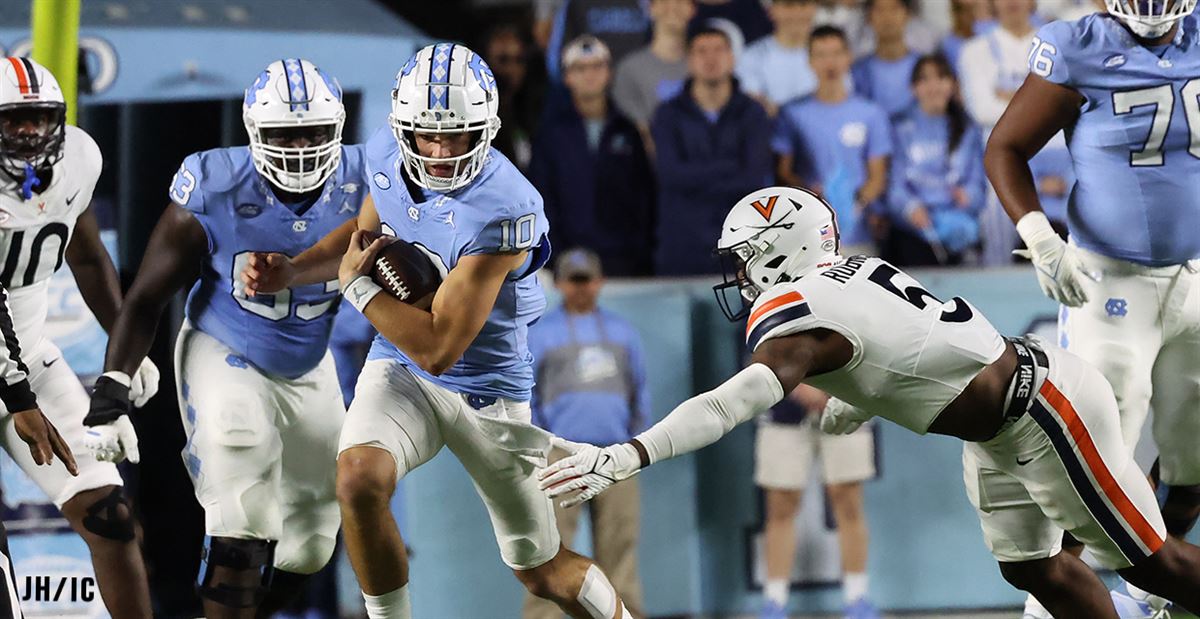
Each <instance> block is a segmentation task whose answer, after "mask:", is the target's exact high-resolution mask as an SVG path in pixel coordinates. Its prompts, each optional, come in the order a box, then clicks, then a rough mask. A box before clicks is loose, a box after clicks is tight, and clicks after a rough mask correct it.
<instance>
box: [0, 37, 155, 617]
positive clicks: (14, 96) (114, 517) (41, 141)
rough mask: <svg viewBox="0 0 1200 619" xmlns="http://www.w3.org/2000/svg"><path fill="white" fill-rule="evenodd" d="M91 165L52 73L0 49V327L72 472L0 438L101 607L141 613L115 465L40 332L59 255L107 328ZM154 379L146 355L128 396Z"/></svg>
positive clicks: (94, 150) (141, 395)
mask: <svg viewBox="0 0 1200 619" xmlns="http://www.w3.org/2000/svg"><path fill="white" fill-rule="evenodd" d="M100 166H101V156H100V149H99V148H98V147H97V146H96V143H95V142H94V141H92V138H91V137H90V136H89V135H88V134H87V133H86V132H84V131H83V130H82V129H79V128H77V127H73V126H68V125H67V124H66V104H65V103H64V101H63V96H62V91H61V90H59V87H58V82H57V81H56V80H55V79H54V76H53V75H51V73H50V72H49V71H47V70H46V68H45V67H42V66H40V65H38V64H37V63H36V62H34V61H32V60H29V59H27V58H4V59H2V60H0V265H2V266H0V285H3V286H4V287H5V288H7V289H8V290H9V295H10V299H9V304H10V305H11V307H12V321H11V323H9V324H8V325H7V326H8V328H10V329H13V330H15V332H16V336H17V338H18V339H19V340H20V342H21V343H22V349H23V350H24V351H25V353H24V358H25V362H26V364H27V365H28V367H29V382H30V384H31V385H32V386H33V390H34V391H35V392H37V393H38V394H40V396H41V403H42V406H43V407H44V410H45V413H46V416H47V417H48V418H50V420H52V421H53V422H54V423H55V424H56V425H57V426H58V427H59V428H60V429H61V430H62V434H63V438H65V439H66V441H67V444H69V445H70V446H71V447H72V448H73V449H74V451H75V453H76V454H77V458H78V463H79V475H78V476H72V475H69V474H67V471H66V470H64V469H63V468H62V467H39V466H35V464H36V462H35V460H34V459H33V458H31V457H30V454H29V453H28V451H27V450H25V449H23V448H18V447H19V445H20V444H19V443H18V442H17V435H16V428H15V427H14V424H11V423H9V424H7V425H6V426H5V427H4V432H3V435H2V437H0V441H3V445H4V448H5V449H7V450H8V453H9V455H11V456H12V458H13V460H16V462H17V464H19V465H20V466H21V469H22V470H24V471H25V474H26V475H28V476H29V477H30V478H31V479H33V481H34V482H36V483H37V484H38V486H39V487H41V489H42V491H43V492H45V493H46V495H47V496H49V497H50V499H51V500H52V501H53V502H54V504H55V506H57V507H58V508H59V509H60V510H62V512H63V515H64V516H65V517H66V519H67V520H68V521H69V522H70V523H71V527H72V528H73V529H74V530H75V531H76V532H77V533H79V535H80V536H81V537H83V539H84V541H86V542H87V545H88V548H89V549H90V551H91V554H92V565H93V566H94V568H95V570H96V580H97V583H98V584H99V586H100V595H101V597H102V598H103V599H104V603H105V606H106V607H107V609H108V611H109V613H110V614H111V615H112V616H113V617H117V618H125V617H150V612H151V610H150V592H149V589H148V585H147V581H146V568H145V566H144V565H143V564H142V555H141V551H140V550H139V549H138V546H137V542H136V541H135V540H134V517H133V512H132V509H131V507H130V505H129V502H128V500H127V499H126V498H125V496H124V494H123V491H122V481H121V475H120V474H119V473H118V472H117V467H116V466H115V465H114V464H112V463H111V462H101V461H98V460H97V459H96V458H95V457H93V456H92V454H91V452H90V451H89V450H88V449H86V448H85V441H86V440H87V438H86V437H85V428H84V425H83V419H84V416H85V415H86V414H87V410H88V396H87V393H86V392H85V391H84V388H83V385H81V384H80V382H79V378H78V377H76V375H75V372H74V371H72V370H71V368H70V367H69V366H68V365H67V363H66V361H65V360H63V358H62V353H61V352H60V351H59V350H58V348H57V347H56V346H55V345H54V343H53V342H51V341H50V340H49V339H48V338H46V337H45V334H44V332H43V331H44V327H45V323H46V312H47V308H48V305H49V299H48V292H47V290H48V287H49V282H50V277H51V276H52V275H54V272H55V271H57V270H58V269H59V267H61V266H62V264H63V260H64V258H65V259H66V262H67V264H68V265H69V266H70V267H71V271H72V272H73V273H74V275H75V281H76V283H77V284H78V285H79V290H80V292H81V293H82V295H83V299H84V302H85V303H87V306H88V308H89V309H91V311H92V313H93V314H95V315H96V318H97V319H98V320H99V321H100V324H101V326H103V327H104V328H105V329H106V330H107V329H108V328H110V327H111V326H112V324H113V321H114V319H115V318H116V316H117V311H118V309H119V308H120V305H121V286H120V283H119V281H118V280H117V271H116V268H114V267H113V263H112V259H111V258H110V257H109V255H108V252H107V250H105V248H104V245H103V244H102V243H101V242H100V232H99V226H98V224H97V223H96V217H95V215H93V213H92V211H91V209H90V208H89V205H90V204H91V201H92V191H93V190H94V189H95V187H96V181H97V179H99V177H100ZM157 389H158V370H157V369H156V368H155V367H154V365H153V364H151V363H150V362H149V361H148V360H147V361H146V362H145V363H143V364H142V365H141V368H140V369H139V370H138V372H137V377H136V379H135V381H134V390H135V392H136V397H135V403H136V404H137V405H138V406H141V405H142V404H145V402H146V401H147V400H149V399H150V398H151V397H152V396H153V395H154V393H155V392H156V391H157ZM5 421H7V420H5ZM126 425H127V426H128V424H126ZM114 431H115V430H114ZM127 431H128V432H130V433H132V432H133V428H132V426H128V427H127ZM133 460H134V461H136V453H135V454H134V458H133Z"/></svg>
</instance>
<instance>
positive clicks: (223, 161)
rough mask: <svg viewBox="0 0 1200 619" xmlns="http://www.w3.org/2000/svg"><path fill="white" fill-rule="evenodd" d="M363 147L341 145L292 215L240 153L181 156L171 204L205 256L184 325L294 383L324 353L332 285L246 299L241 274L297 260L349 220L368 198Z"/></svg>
mask: <svg viewBox="0 0 1200 619" xmlns="http://www.w3.org/2000/svg"><path fill="white" fill-rule="evenodd" d="M365 182H366V177H365V174H364V172H363V149H362V147H361V146H343V147H342V161H341V164H340V165H339V166H338V169H337V171H336V172H334V174H333V176H331V177H329V180H327V181H326V182H325V187H324V190H323V193H322V194H321V196H320V197H319V198H317V200H316V201H315V202H314V203H313V204H312V206H310V207H308V208H307V209H306V210H299V214H297V213H295V212H293V211H292V209H291V208H289V207H288V206H287V205H285V204H282V203H280V202H279V200H278V199H277V198H276V197H275V194H274V193H273V192H272V191H271V189H270V188H269V187H268V185H267V182H266V181H265V180H263V178H262V176H261V175H259V173H258V171H257V170H255V169H254V162H253V161H252V160H251V158H250V150H249V149H248V148H247V147H244V146H243V147H236V148H218V149H214V150H208V151H204V152H199V153H195V154H192V155H189V156H188V157H187V159H184V160H183V165H182V166H181V167H180V168H179V172H177V173H176V174H175V179H174V180H173V181H172V182H171V190H170V195H171V200H172V201H173V202H175V203H176V204H178V205H179V206H181V207H183V208H184V209H187V210H188V211H189V212H191V213H192V215H193V216H194V217H195V218H196V221H198V222H200V225H201V226H202V227H203V228H204V232H205V234H206V235H207V236H208V256H207V258H206V259H205V260H204V263H203V265H202V266H201V269H200V278H199V279H198V280H196V283H195V285H193V286H192V290H191V292H190V293H189V294H188V300H187V317H188V320H190V321H191V322H192V324H193V325H194V326H195V327H196V328H197V329H199V330H201V331H203V332H205V333H207V334H208V335H211V336H213V337H214V338H216V339H217V340H219V341H220V342H221V343H222V344H224V345H226V346H228V347H229V348H232V349H233V350H234V351H236V352H237V354H238V357H236V358H233V357H231V358H230V359H227V360H226V361H227V362H228V363H230V364H246V363H249V364H251V365H253V366H255V367H257V368H258V369H260V370H262V371H263V372H266V373H268V374H274V375H278V376H283V377H286V378H296V377H298V376H300V375H302V374H304V373H306V372H308V371H309V370H311V369H313V368H314V367H316V366H317V364H318V363H319V362H320V361H321V358H322V357H324V356H325V350H326V348H327V346H328V343H329V331H330V329H331V328H332V327H333V316H334V314H336V313H337V308H338V296H339V295H338V282H337V280H336V279H335V280H331V281H329V282H326V283H324V284H313V285H310V286H296V287H293V288H290V289H288V290H285V291H282V292H280V293H279V294H275V295H256V296H254V297H247V296H246V295H245V293H244V292H243V290H242V280H241V272H242V269H243V268H244V267H245V266H246V262H247V260H248V259H249V257H250V254H251V253H253V252H256V251H263V252H280V253H283V254H287V255H289V256H295V255H297V254H299V253H300V252H302V251H304V250H306V249H308V248H309V247H311V246H312V245H313V244H314V243H316V242H317V241H319V240H321V238H322V237H324V236H325V235H326V234H327V233H329V232H330V231H332V230H333V229H334V228H337V227H338V226H340V225H342V223H344V222H345V221H346V220H347V219H350V218H352V217H357V216H358V211H359V208H360V207H361V206H362V201H363V199H364V198H365V197H366V194H367V191H366V187H365V186H364V183H365Z"/></svg>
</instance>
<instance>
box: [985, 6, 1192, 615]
mask: <svg viewBox="0 0 1200 619" xmlns="http://www.w3.org/2000/svg"><path fill="white" fill-rule="evenodd" d="M1107 6H1108V13H1107V14H1093V15H1088V16H1086V17H1084V18H1082V19H1079V20H1077V21H1073V22H1054V23H1050V24H1047V25H1046V26H1043V27H1042V28H1041V30H1040V31H1039V32H1038V34H1037V37H1036V38H1035V39H1034V41H1033V45H1032V48H1031V49H1030V53H1029V66H1030V72H1031V75H1030V76H1029V77H1028V78H1027V79H1026V81H1025V82H1024V84H1023V85H1022V86H1021V88H1020V90H1019V91H1018V92H1017V94H1016V95H1015V96H1014V97H1013V100H1012V102H1011V103H1010V104H1009V107H1008V110H1007V111H1006V112H1005V114H1004V116H1003V118H1001V120H1000V122H999V124H997V126H996V128H995V130H994V132H993V133H992V137H991V140H990V143H989V145H988V151H987V155H986V165H987V170H988V176H989V178H990V179H991V181H992V184H993V185H994V186H995V188H996V191H997V194H998V195H999V197H1000V199H1001V201H1002V202H1003V204H1004V207H1005V209H1006V210H1007V211H1008V213H1009V215H1010V216H1011V217H1012V219H1013V220H1014V221H1016V222H1017V231H1018V233H1019V234H1020V235H1021V238H1022V239H1023V240H1024V241H1025V244H1026V245H1027V246H1028V248H1029V250H1028V255H1029V256H1030V257H1031V259H1032V260H1033V263H1034V266H1035V267H1036V273H1037V278H1038V282H1039V284H1040V285H1041V287H1042V290H1043V292H1045V293H1046V294H1047V296H1049V297H1051V298H1053V299H1055V300H1056V301H1059V302H1060V303H1062V304H1063V305H1065V306H1067V308H1069V309H1066V310H1065V312H1064V317H1063V319H1062V320H1061V321H1060V331H1059V335H1060V340H1061V342H1060V343H1061V344H1062V345H1064V346H1065V347H1067V348H1068V349H1069V350H1070V351H1071V352H1073V353H1076V354H1078V355H1080V356H1082V357H1083V358H1084V359H1086V360H1088V361H1089V362H1091V363H1092V364H1094V365H1096V366H1097V367H1098V368H1099V369H1100V370H1101V371H1103V372H1104V375H1105V377H1106V378H1107V379H1108V381H1109V382H1110V383H1112V386H1113V390H1114V391H1115V392H1116V396H1117V402H1118V404H1119V407H1120V411H1121V429H1122V434H1123V436H1124V440H1125V443H1126V445H1127V446H1128V448H1129V449H1130V450H1132V449H1133V448H1134V447H1135V446H1136V444H1137V441H1138V438H1139V437H1140V436H1141V429H1142V425H1143V423H1144V421H1145V419H1146V416H1147V414H1148V411H1149V406H1150V405H1151V404H1152V405H1153V406H1154V411H1155V418H1154V426H1153V435H1154V439H1155V442H1156V443H1157V445H1158V449H1159V453H1160V467H1159V475H1160V479H1161V484H1160V486H1161V487H1160V488H1159V497H1160V502H1161V503H1162V510H1163V515H1164V518H1165V520H1166V523H1167V530H1168V532H1169V533H1171V534H1172V535H1174V536H1177V537H1182V536H1183V535H1184V534H1185V533H1186V532H1187V531H1188V530H1189V529H1190V528H1191V527H1192V525H1193V524H1194V523H1195V520H1196V517H1197V515H1198V514H1200V450H1198V449H1196V444H1195V437H1196V436H1197V435H1200V414H1197V410H1200V364H1198V363H1197V359H1200V274H1198V271H1200V262H1198V261H1197V259H1200V234H1197V230H1200V192H1198V191H1197V189H1198V188H1200V19H1198V18H1197V17H1196V16H1194V15H1191V13H1192V12H1193V10H1194V9H1195V7H1196V0H1173V1H1166V2H1157V1H1156V2H1151V1H1149V0H1108V1H1107ZM1060 129H1062V130H1065V131H1066V135H1067V145H1068V148H1069V149H1070V152H1071V158H1072V160H1073V162H1074V168H1075V176H1076V184H1075V187H1074V189H1073V190H1072V192H1071V195H1070V198H1069V201H1068V205H1067V225H1068V229H1069V232H1070V241H1069V242H1064V241H1063V240H1061V239H1060V238H1059V237H1058V235H1057V234H1055V232H1054V231H1053V230H1052V229H1051V227H1050V224H1049V222H1048V220H1047V218H1046V215H1045V213H1044V212H1043V210H1042V207H1041V205H1040V204H1039V203H1038V198H1037V193H1036V189H1035V187H1034V184H1033V182H1032V177H1031V176H1030V171H1029V166H1028V163H1027V161H1028V159H1029V157H1030V156H1031V155H1032V154H1033V153H1035V152H1037V150H1038V149H1039V148H1041V146H1042V145H1043V144H1044V143H1045V142H1046V141H1047V140H1048V139H1049V137H1050V136H1051V135H1053V134H1054V133H1055V132H1056V131H1058V130H1060ZM1133 593H1134V594H1135V596H1138V595H1139V592H1137V591H1133Z"/></svg>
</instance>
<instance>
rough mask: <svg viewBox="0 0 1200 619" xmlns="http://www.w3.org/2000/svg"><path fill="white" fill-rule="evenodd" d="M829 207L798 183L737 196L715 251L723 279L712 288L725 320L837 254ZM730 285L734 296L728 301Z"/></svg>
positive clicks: (838, 243)
mask: <svg viewBox="0 0 1200 619" xmlns="http://www.w3.org/2000/svg"><path fill="white" fill-rule="evenodd" d="M840 252H841V240H840V236H839V234H838V227H837V219H836V218H835V216H834V212H833V208H832V207H831V206H829V204H828V203H827V202H825V200H823V199H822V198H821V197H820V196H818V195H817V194H815V193H813V192H811V191H809V190H807V189H803V188H799V187H765V188H763V189H759V190H757V191H753V192H751V193H749V194H747V195H746V197H744V198H742V199H741V200H739V201H738V203H737V204H735V205H733V208H732V209H730V211H729V215H727V216H726V217H725V223H723V224H722V225H721V239H720V240H719V241H717V255H718V257H720V259H721V263H722V265H721V266H722V271H723V273H724V275H725V283H723V284H718V285H717V286H714V287H713V290H715V291H716V293H717V301H718V302H719V303H720V304H721V309H722V310H723V311H724V312H725V315H726V316H728V317H729V319H730V320H738V319H740V318H743V317H745V315H746V314H747V313H748V312H749V311H750V306H751V305H752V304H753V303H754V300H755V299H756V298H758V295H760V294H762V293H763V292H765V291H766V290H767V289H768V288H770V287H771V286H774V285H775V284H779V283H782V282H789V281H792V280H795V279H797V278H799V277H802V276H804V275H806V274H808V273H810V272H812V271H813V270H814V269H817V268H820V267H823V266H831V265H833V264H835V263H836V262H837V261H838V260H840V259H841V254H840ZM730 290H736V291H737V292H738V293H739V294H738V296H739V297H740V299H734V300H732V301H731V300H730V298H729V297H728V295H727V293H728V292H729V291H730Z"/></svg>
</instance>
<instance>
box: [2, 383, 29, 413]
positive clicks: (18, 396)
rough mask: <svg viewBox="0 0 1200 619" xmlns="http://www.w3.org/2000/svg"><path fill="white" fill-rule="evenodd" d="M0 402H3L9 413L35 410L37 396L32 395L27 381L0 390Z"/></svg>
mask: <svg viewBox="0 0 1200 619" xmlns="http://www.w3.org/2000/svg"><path fill="white" fill-rule="evenodd" d="M0 401H2V402H4V407H5V408H7V409H8V412H9V413H19V412H21V411H27V410H30V409H33V408H37V396H35V395H33V388H31V387H30V386H29V380H28V379H25V380H22V381H21V382H19V383H13V384H11V385H5V386H4V387H2V388H0Z"/></svg>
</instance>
